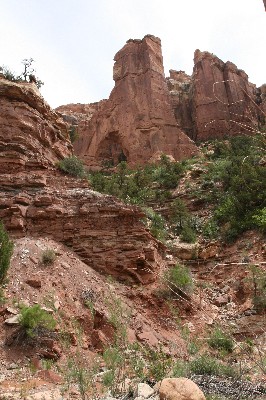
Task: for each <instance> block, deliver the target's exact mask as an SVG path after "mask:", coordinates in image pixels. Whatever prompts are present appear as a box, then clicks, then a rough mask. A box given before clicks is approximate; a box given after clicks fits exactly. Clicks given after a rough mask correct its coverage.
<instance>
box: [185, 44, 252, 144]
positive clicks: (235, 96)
mask: <svg viewBox="0 0 266 400" xmlns="http://www.w3.org/2000/svg"><path fill="white" fill-rule="evenodd" d="M194 63H195V66H194V70H193V76H192V82H193V83H192V93H191V97H192V115H193V117H192V118H193V123H194V133H193V138H195V139H197V140H205V139H209V138H213V137H216V138H219V137H220V138H222V137H225V136H227V135H239V134H241V133H246V134H248V133H252V130H253V128H254V127H256V126H257V125H258V113H259V114H260V111H259V110H258V106H257V104H256V102H257V99H256V97H257V96H256V87H255V85H253V84H251V83H249V81H248V76H247V74H246V73H245V72H244V71H243V70H240V69H238V68H237V67H236V65H234V64H233V63H231V62H229V61H228V62H226V63H224V62H223V61H221V60H220V59H219V58H218V57H216V56H215V55H213V54H210V53H208V52H201V51H199V50H196V52H195V56H194Z"/></svg>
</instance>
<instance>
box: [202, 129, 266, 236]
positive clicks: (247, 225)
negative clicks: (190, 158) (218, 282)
mask: <svg viewBox="0 0 266 400" xmlns="http://www.w3.org/2000/svg"><path fill="white" fill-rule="evenodd" d="M213 145H214V154H213V156H212V158H213V163H212V164H210V166H209V169H208V173H207V174H206V175H204V177H203V180H202V186H203V187H205V188H207V187H208V188H209V192H210V195H209V197H208V201H210V202H212V203H214V204H215V208H214V218H213V222H216V223H217V224H218V225H219V226H220V229H221V233H222V235H223V238H224V239H225V240H226V241H233V240H235V239H236V238H237V236H238V235H239V234H240V233H241V232H244V231H245V230H248V229H252V228H258V229H260V230H262V231H265V206H266V196H265V193H266V169H265V166H264V165H263V157H264V154H265V149H266V145H265V139H264V136H263V135H261V136H259V137H250V136H239V137H232V138H230V140H229V141H228V142H226V143H225V142H223V143H222V142H217V141H216V142H214V143H213ZM216 204H217V206H216Z"/></svg>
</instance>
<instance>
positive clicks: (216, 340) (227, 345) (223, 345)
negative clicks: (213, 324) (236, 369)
mask: <svg viewBox="0 0 266 400" xmlns="http://www.w3.org/2000/svg"><path fill="white" fill-rule="evenodd" d="M208 344H209V346H210V347H212V348H213V349H217V350H224V351H225V352H228V353H231V352H232V351H233V347H234V342H233V339H232V338H231V337H230V336H229V335H227V334H226V333H225V332H223V331H222V330H221V329H220V328H218V327H217V328H215V329H214V330H213V332H212V333H211V336H210V338H209V339H208Z"/></svg>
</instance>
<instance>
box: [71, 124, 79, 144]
mask: <svg viewBox="0 0 266 400" xmlns="http://www.w3.org/2000/svg"><path fill="white" fill-rule="evenodd" d="M69 137H70V141H71V143H74V142H75V141H76V140H77V139H78V137H79V135H78V131H77V127H76V126H74V125H72V126H71V127H70V128H69Z"/></svg>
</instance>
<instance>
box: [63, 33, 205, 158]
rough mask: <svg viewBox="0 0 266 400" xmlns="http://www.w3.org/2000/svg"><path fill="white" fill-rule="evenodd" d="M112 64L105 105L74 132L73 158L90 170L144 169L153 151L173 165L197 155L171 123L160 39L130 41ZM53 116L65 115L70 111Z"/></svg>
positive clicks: (169, 101)
mask: <svg viewBox="0 0 266 400" xmlns="http://www.w3.org/2000/svg"><path fill="white" fill-rule="evenodd" d="M114 60H115V64H114V71H113V77H114V81H115V87H114V89H113V90H112V92H111V95H110V97H109V99H108V100H107V101H102V102H100V103H98V104H97V111H96V112H95V113H94V114H93V116H92V118H91V120H89V121H88V120H87V121H86V122H87V123H86V125H87V126H86V127H84V124H83V125H82V127H81V129H80V127H79V138H78V140H77V141H76V142H75V143H74V149H75V152H76V153H77V154H78V155H79V156H80V157H82V159H83V160H84V161H85V163H86V164H87V165H90V166H93V165H97V164H98V165H99V164H101V163H102V162H103V161H111V162H113V163H114V164H117V163H118V162H119V161H121V160H127V161H128V163H129V164H143V163H146V162H148V161H149V160H150V159H151V157H152V156H153V155H154V154H155V153H156V152H158V151H161V152H163V153H165V154H168V155H171V156H173V157H174V159H176V160H181V159H184V158H187V157H191V156H192V155H194V154H196V153H197V147H196V146H195V144H194V143H193V142H192V141H191V140H190V139H189V138H188V136H187V135H186V134H184V132H183V131H181V129H180V128H179V127H178V126H177V123H176V120H175V117H174V113H173V109H172V105H171V100H170V96H169V91H168V88H167V84H166V80H165V77H164V69H163V59H162V53H161V41H160V39H158V38H156V37H154V36H152V35H146V36H145V37H144V39H142V40H132V39H130V40H128V42H127V44H126V45H125V46H124V47H123V48H122V49H121V50H120V51H119V52H118V53H117V54H116V55H115V58H114ZM87 107H88V108H89V109H90V105H88V106H87ZM84 108H85V106H84ZM58 110H59V111H60V112H63V113H65V114H66V113H68V110H69V108H62V107H61V108H59V109H58ZM73 110H75V108H73ZM89 114H90V111H89ZM69 115H70V116H71V115H72V113H71V112H70V113H69ZM84 121H85V118H84Z"/></svg>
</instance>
